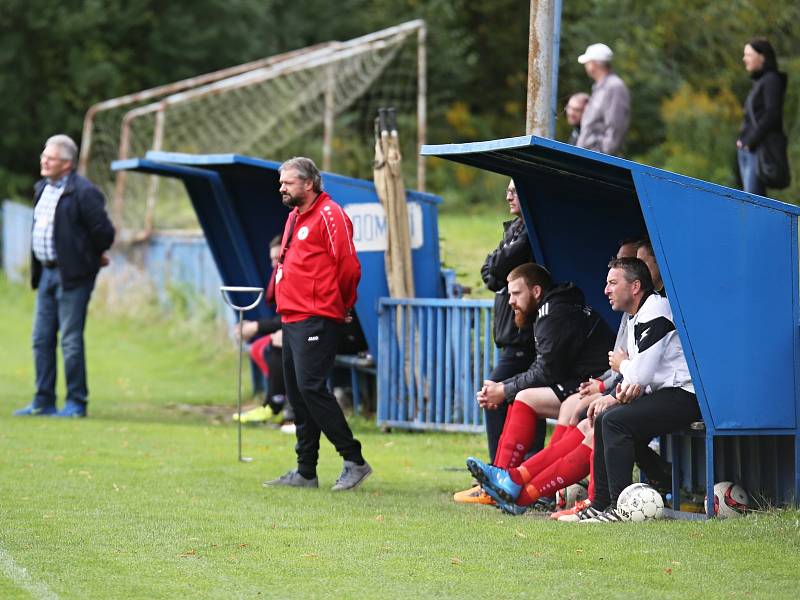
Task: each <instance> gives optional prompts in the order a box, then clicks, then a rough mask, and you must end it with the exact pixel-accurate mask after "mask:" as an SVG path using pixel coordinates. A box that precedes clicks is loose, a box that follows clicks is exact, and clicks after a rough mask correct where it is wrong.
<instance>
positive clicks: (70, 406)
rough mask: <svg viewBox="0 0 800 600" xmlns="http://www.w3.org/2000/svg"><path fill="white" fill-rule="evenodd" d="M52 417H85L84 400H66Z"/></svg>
mask: <svg viewBox="0 0 800 600" xmlns="http://www.w3.org/2000/svg"><path fill="white" fill-rule="evenodd" d="M53 416H54V417H85V416H86V402H76V401H75V400H67V403H66V405H65V406H64V408H62V409H61V410H60V411H58V412H57V413H55V414H54V415H53Z"/></svg>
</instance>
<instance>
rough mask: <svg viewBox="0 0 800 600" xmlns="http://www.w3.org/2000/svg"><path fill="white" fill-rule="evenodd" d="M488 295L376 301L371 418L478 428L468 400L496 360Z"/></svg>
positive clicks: (478, 416)
mask: <svg viewBox="0 0 800 600" xmlns="http://www.w3.org/2000/svg"><path fill="white" fill-rule="evenodd" d="M492 306H493V302H492V301H490V300H450V299H447V300H445V299H434V298H428V299H393V298H381V299H380V301H379V324H378V327H379V328H378V365H380V368H379V369H378V419H377V420H378V424H379V425H382V426H389V427H396V428H401V429H421V430H423V429H424V430H441V431H469V432H482V431H483V428H484V425H483V411H482V410H481V409H480V407H479V406H478V404H477V402H476V401H475V393H476V391H477V390H478V389H480V387H481V385H482V383H483V380H484V379H486V378H487V377H488V375H489V373H490V372H491V370H492V367H493V365H494V363H495V361H496V360H497V350H496V348H495V346H494V343H493V341H492Z"/></svg>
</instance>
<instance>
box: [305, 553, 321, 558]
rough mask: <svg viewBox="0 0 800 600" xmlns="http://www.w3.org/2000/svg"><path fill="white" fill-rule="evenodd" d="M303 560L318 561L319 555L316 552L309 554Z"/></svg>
mask: <svg viewBox="0 0 800 600" xmlns="http://www.w3.org/2000/svg"><path fill="white" fill-rule="evenodd" d="M303 558H312V559H317V558H319V554H317V553H316V552H309V553H308V554H303Z"/></svg>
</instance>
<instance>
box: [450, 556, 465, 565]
mask: <svg viewBox="0 0 800 600" xmlns="http://www.w3.org/2000/svg"><path fill="white" fill-rule="evenodd" d="M450 564H451V565H463V564H464V561H463V560H461V559H460V558H458V557H457V556H452V557H450Z"/></svg>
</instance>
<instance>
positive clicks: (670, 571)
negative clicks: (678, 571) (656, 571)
mask: <svg viewBox="0 0 800 600" xmlns="http://www.w3.org/2000/svg"><path fill="white" fill-rule="evenodd" d="M664 573H666V574H667V575H672V569H670V568H669V567H667V568H666V569H664Z"/></svg>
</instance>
